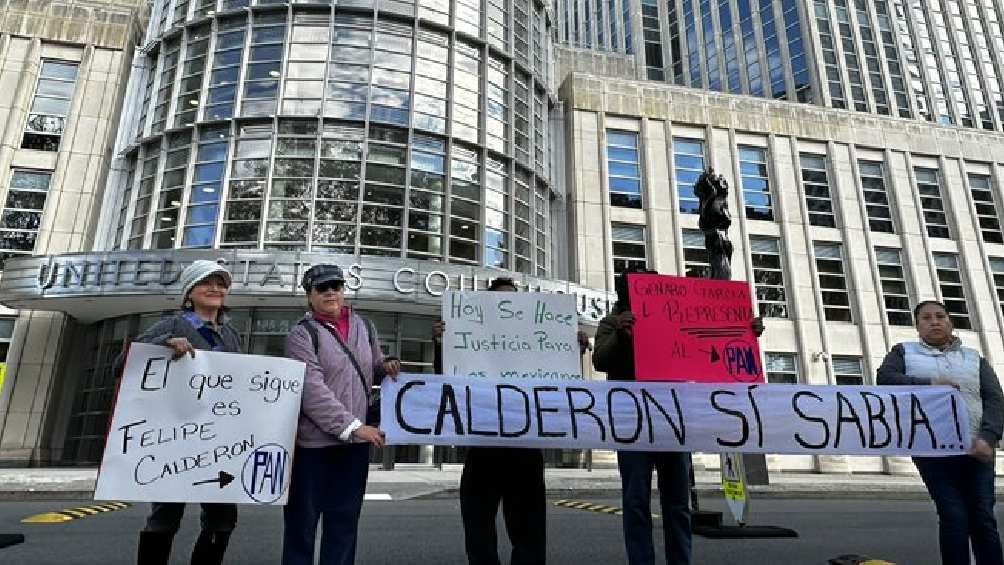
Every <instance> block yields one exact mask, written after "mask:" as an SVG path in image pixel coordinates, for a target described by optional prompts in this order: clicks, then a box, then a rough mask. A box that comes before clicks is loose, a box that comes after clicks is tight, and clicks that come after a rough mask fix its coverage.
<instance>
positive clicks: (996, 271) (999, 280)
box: [990, 257, 1004, 313]
mask: <svg viewBox="0 0 1004 565" xmlns="http://www.w3.org/2000/svg"><path fill="white" fill-rule="evenodd" d="M990 272H991V273H992V274H993V277H994V290H995V291H996V293H997V305H998V307H999V308H1000V309H1001V313H1004V258H1002V257H991V258H990Z"/></svg>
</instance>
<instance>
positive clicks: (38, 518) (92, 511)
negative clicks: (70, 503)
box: [21, 502, 129, 524]
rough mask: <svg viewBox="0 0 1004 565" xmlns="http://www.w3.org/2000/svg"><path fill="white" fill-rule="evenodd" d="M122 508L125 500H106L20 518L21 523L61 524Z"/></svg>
mask: <svg viewBox="0 0 1004 565" xmlns="http://www.w3.org/2000/svg"><path fill="white" fill-rule="evenodd" d="M124 508H129V504H128V503H126V502H106V503H104V504H94V505H92V506H78V507H76V508H67V509H65V510H56V511H54V512H43V513H41V514H34V515H32V516H28V517H26V518H24V519H23V520H21V523H22V524H62V523H63V522H69V521H70V520H76V519H77V518H86V517H88V516H95V515H97V514H103V513H105V512H114V511H116V510H122V509H124Z"/></svg>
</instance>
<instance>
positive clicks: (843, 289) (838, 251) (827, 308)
mask: <svg viewBox="0 0 1004 565" xmlns="http://www.w3.org/2000/svg"><path fill="white" fill-rule="evenodd" d="M842 247H843V246H842V245H841V244H839V243H828V242H821V241H816V242H813V250H814V252H815V256H816V270H817V271H818V275H819V290H820V294H821V295H822V298H823V312H824V314H825V317H826V319H827V320H829V321H831V322H853V321H854V318H853V316H852V315H851V299H850V293H849V292H848V289H847V277H846V276H845V275H844V265H845V264H846V263H845V261H844V256H843V249H842Z"/></svg>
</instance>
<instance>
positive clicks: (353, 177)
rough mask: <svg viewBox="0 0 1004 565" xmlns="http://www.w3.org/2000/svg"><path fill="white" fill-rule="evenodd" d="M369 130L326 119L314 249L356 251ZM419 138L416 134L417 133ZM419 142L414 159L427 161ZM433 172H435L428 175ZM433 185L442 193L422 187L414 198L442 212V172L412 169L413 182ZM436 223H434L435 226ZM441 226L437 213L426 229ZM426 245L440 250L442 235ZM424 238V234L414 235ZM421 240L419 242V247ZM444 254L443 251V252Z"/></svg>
mask: <svg viewBox="0 0 1004 565" xmlns="http://www.w3.org/2000/svg"><path fill="white" fill-rule="evenodd" d="M365 138H366V133H365V132H364V131H363V129H362V127H360V126H356V125H348V124H343V123H340V122H333V123H329V122H325V123H324V130H323V131H322V132H321V143H320V145H321V159H320V163H319V165H318V168H317V177H318V178H317V197H316V198H315V200H314V206H315V209H314V222H313V231H312V233H311V236H310V239H311V243H310V245H311V249H312V250H314V251H318V252H335V253H353V252H354V250H355V243H356V233H357V231H358V227H357V218H358V215H359V177H360V175H361V169H362V167H361V165H360V163H361V162H362V158H363V141H364V140H365ZM416 138H417V136H416ZM420 148H423V147H422V144H419V143H416V146H415V152H414V153H413V155H414V156H413V157H412V158H413V159H415V160H417V161H418V160H421V161H426V159H422V158H421V157H420V156H421V155H423V153H420V152H419V151H418V149H420ZM442 161H443V157H442V156H440V157H439V170H440V171H441V170H442V168H443V164H442ZM429 176H432V175H429ZM429 185H431V186H434V187H436V189H438V192H439V193H440V194H437V195H430V196H427V197H424V196H423V195H425V194H428V193H425V192H423V191H422V190H412V193H411V197H412V201H413V202H415V201H421V202H424V203H425V204H423V206H421V207H424V208H428V209H432V210H437V211H440V212H442V210H443V208H442V206H443V204H442V202H443V197H442V196H441V193H442V192H443V191H444V190H445V188H444V185H445V181H444V180H443V177H442V176H436V177H435V179H434V180H428V179H426V177H424V176H420V172H419V171H412V186H413V187H415V188H426V187H427V186H429ZM432 226H435V227H432ZM435 228H438V229H439V230H442V217H441V216H437V217H436V220H433V222H432V225H431V226H430V227H428V228H424V229H435ZM430 240H434V241H428V242H427V243H428V247H426V249H433V250H434V251H435V253H436V254H437V255H439V254H441V250H440V247H439V246H440V244H441V243H442V238H441V237H435V238H430ZM415 241H421V238H417V237H416V238H415ZM418 246H419V244H416V247H418ZM440 256H441V255H440Z"/></svg>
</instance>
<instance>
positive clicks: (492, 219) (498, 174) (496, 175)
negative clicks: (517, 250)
mask: <svg viewBox="0 0 1004 565" xmlns="http://www.w3.org/2000/svg"><path fill="white" fill-rule="evenodd" d="M507 171H508V167H507V166H506V163H505V162H503V161H501V160H499V159H495V158H493V157H486V158H485V181H486V182H485V250H484V251H485V266H486V267H497V268H499V269H508V268H511V265H510V260H509V204H510V200H511V198H510V197H511V195H512V185H511V183H510V179H509V175H508V172H507Z"/></svg>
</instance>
